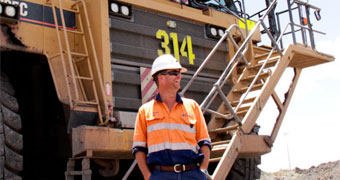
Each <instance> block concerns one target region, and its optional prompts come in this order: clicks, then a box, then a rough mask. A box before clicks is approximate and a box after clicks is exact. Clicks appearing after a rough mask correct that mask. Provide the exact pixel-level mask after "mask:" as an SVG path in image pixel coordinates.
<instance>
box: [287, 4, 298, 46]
mask: <svg viewBox="0 0 340 180" xmlns="http://www.w3.org/2000/svg"><path fill="white" fill-rule="evenodd" d="M287 4H288V13H289V20H290V23H291V24H290V25H291V30H292V37H293V43H294V45H296V36H295V28H294V19H293V13H292V4H291V3H290V0H287Z"/></svg>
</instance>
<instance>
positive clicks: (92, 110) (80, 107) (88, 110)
mask: <svg viewBox="0 0 340 180" xmlns="http://www.w3.org/2000/svg"><path fill="white" fill-rule="evenodd" d="M72 110H74V111H84V112H98V108H97V107H93V106H92V107H90V106H87V107H84V106H75V107H73V109H72Z"/></svg>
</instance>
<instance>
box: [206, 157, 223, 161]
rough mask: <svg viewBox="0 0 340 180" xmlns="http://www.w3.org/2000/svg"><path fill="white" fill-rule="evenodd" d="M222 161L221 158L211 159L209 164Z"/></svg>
mask: <svg viewBox="0 0 340 180" xmlns="http://www.w3.org/2000/svg"><path fill="white" fill-rule="evenodd" d="M220 160H221V157H217V158H211V159H209V162H219V161H220Z"/></svg>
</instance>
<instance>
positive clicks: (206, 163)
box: [200, 145, 210, 169]
mask: <svg viewBox="0 0 340 180" xmlns="http://www.w3.org/2000/svg"><path fill="white" fill-rule="evenodd" d="M201 151H202V153H203V154H204V159H203V161H202V163H201V166H200V168H201V169H208V166H209V159H210V148H209V146H206V145H203V146H202V147H201Z"/></svg>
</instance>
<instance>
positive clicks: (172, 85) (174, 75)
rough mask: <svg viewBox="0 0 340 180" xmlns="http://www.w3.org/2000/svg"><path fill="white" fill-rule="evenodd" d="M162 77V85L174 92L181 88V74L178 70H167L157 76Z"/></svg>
mask: <svg viewBox="0 0 340 180" xmlns="http://www.w3.org/2000/svg"><path fill="white" fill-rule="evenodd" d="M159 75H160V76H162V80H163V81H162V82H163V83H162V85H163V86H164V87H166V88H169V89H174V90H176V92H177V91H178V90H179V89H180V88H181V79H182V74H181V70H180V69H169V70H166V71H164V72H161V73H160V74H159Z"/></svg>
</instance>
